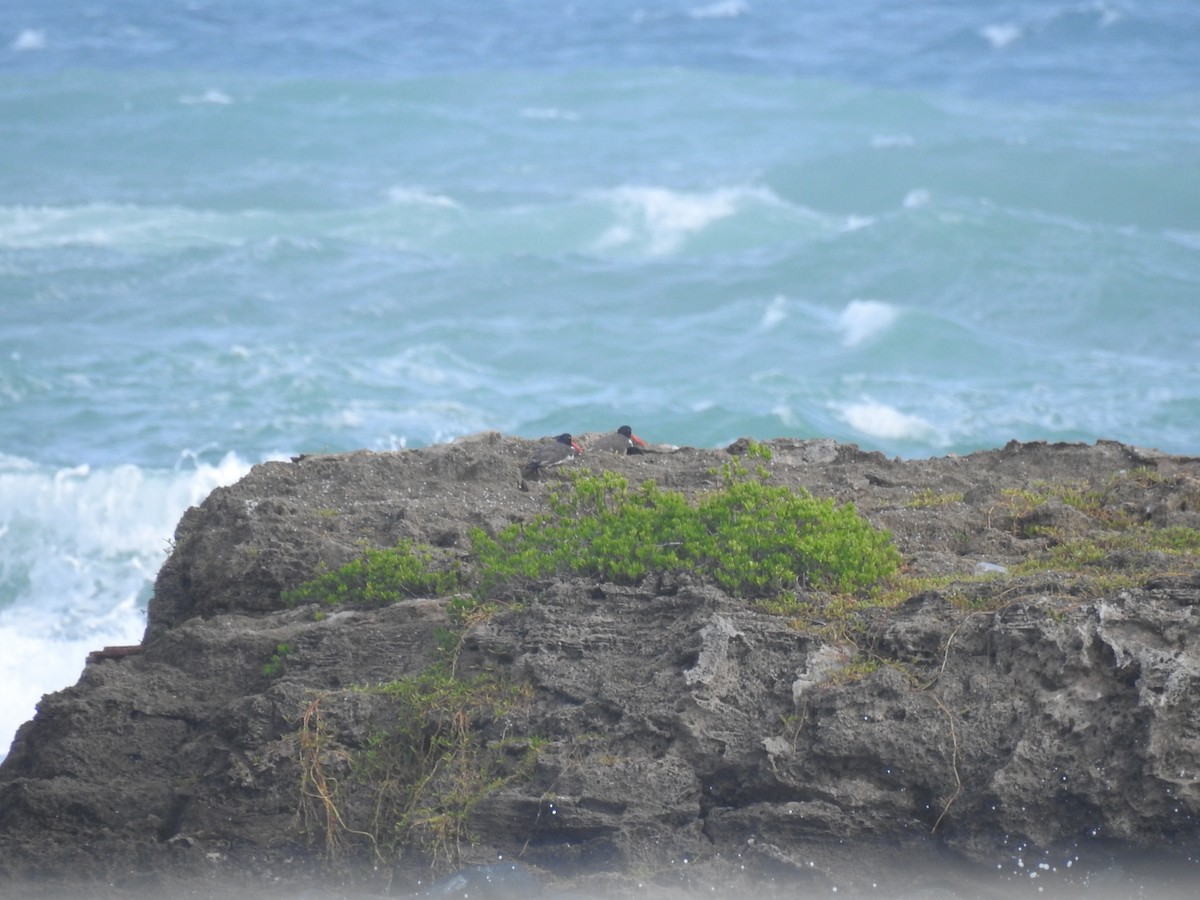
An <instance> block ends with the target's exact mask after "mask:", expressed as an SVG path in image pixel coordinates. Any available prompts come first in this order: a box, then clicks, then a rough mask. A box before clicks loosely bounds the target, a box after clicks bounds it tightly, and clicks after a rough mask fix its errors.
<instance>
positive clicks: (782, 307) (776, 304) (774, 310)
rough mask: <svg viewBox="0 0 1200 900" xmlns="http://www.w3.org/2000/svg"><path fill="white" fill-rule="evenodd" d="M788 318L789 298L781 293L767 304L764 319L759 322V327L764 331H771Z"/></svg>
mask: <svg viewBox="0 0 1200 900" xmlns="http://www.w3.org/2000/svg"><path fill="white" fill-rule="evenodd" d="M786 318H787V300H786V299H785V298H784V297H783V295H782V294H780V295H778V296H776V297H775V299H774V300H772V301H771V302H770V303H768V304H767V308H766V309H765V310H764V311H763V317H762V321H760V322H759V328H760V329H761V330H762V331H770V330H771V329H772V328H774V327H775V326H776V325H778V324H779V323H780V322H782V321H783V320H784V319H786Z"/></svg>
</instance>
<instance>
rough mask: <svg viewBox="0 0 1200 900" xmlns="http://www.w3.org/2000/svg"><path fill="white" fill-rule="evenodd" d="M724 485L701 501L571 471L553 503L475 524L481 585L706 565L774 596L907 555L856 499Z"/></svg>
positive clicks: (727, 474)
mask: <svg viewBox="0 0 1200 900" xmlns="http://www.w3.org/2000/svg"><path fill="white" fill-rule="evenodd" d="M722 474H723V475H724V478H725V482H726V483H725V487H724V488H723V489H721V490H718V491H714V492H712V493H710V494H707V495H705V496H703V497H701V498H700V499H699V500H698V501H697V502H696V503H695V504H694V505H693V504H691V503H689V502H688V500H687V498H685V497H684V496H683V495H682V494H680V493H678V492H675V491H663V490H661V489H660V488H659V487H658V486H657V485H656V484H655V483H654V482H653V481H646V482H643V483H642V485H641V486H640V487H638V488H637V489H636V490H634V489H631V488H630V487H629V484H628V482H627V481H626V480H625V479H624V478H622V477H621V476H620V475H618V474H617V473H615V472H603V473H601V474H599V475H591V474H587V473H583V474H577V475H575V476H574V477H573V478H572V479H571V481H570V483H569V488H570V489H569V491H568V492H566V493H563V492H558V493H555V494H552V495H551V500H550V507H551V512H550V513H549V514H547V515H544V516H539V517H538V518H536V519H535V520H534V521H533V522H531V523H529V524H528V525H521V524H514V525H510V526H509V527H508V528H505V529H504V530H502V531H501V532H499V533H498V534H496V535H495V536H494V537H493V536H489V535H487V534H486V533H484V532H483V531H482V530H480V529H476V530H474V531H472V532H471V535H470V537H471V546H472V550H473V552H474V554H475V556H476V558H477V559H478V563H479V583H478V588H477V590H478V591H479V592H480V594H481V595H482V596H487V595H489V594H491V593H492V592H493V591H495V590H497V589H498V588H499V587H501V586H502V585H504V584H506V583H507V582H509V581H512V580H515V579H533V580H536V579H539V578H544V577H546V576H549V575H552V574H558V573H566V572H573V573H578V574H583V575H593V576H596V577H598V578H601V579H604V580H606V581H612V582H615V583H619V584H635V583H637V582H638V581H640V580H641V579H643V578H644V577H646V576H647V575H649V574H651V573H656V572H671V571H679V570H682V569H691V570H695V571H699V572H701V573H703V574H705V575H707V576H709V577H711V578H712V579H713V580H714V581H716V582H717V583H718V584H720V585H721V586H722V587H723V588H725V589H726V590H728V591H729V592H730V593H732V594H735V595H738V596H744V597H753V598H761V597H769V596H773V595H777V594H779V593H780V592H781V591H787V590H794V589H796V588H801V587H819V588H824V589H832V590H838V591H846V592H849V591H853V590H856V589H859V588H864V587H867V586H869V585H871V584H874V583H875V582H877V581H878V580H880V579H882V578H885V577H887V576H889V575H891V574H893V573H894V572H895V571H896V569H897V567H898V565H899V554H898V553H897V551H896V549H895V547H894V546H893V545H892V543H891V538H890V536H889V535H888V534H887V533H886V532H882V531H879V530H877V529H875V528H874V527H873V526H871V525H870V523H868V522H867V521H866V520H865V519H863V518H862V517H861V516H859V515H858V513H857V512H856V511H855V509H854V507H853V506H851V505H849V504H845V505H842V506H838V505H836V504H835V503H834V502H833V501H832V500H818V499H816V498H814V497H812V496H811V495H810V494H809V493H808V492H807V491H803V490H801V491H800V492H798V493H797V492H793V491H791V490H788V489H787V488H784V487H778V486H774V485H770V484H767V483H766V481H765V479H766V473H765V471H763V470H762V469H760V470H759V473H758V477H757V478H751V477H749V475H748V473H747V472H746V471H745V469H744V468H743V467H742V466H741V465H740V463H736V462H735V463H730V464H727V465H726V467H725V468H724V470H723V472H722Z"/></svg>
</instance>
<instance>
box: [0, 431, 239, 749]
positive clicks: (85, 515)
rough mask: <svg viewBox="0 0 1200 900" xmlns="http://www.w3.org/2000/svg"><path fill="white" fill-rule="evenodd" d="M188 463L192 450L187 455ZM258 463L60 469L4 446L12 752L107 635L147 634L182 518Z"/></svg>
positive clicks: (0, 595) (5, 665)
mask: <svg viewBox="0 0 1200 900" xmlns="http://www.w3.org/2000/svg"><path fill="white" fill-rule="evenodd" d="M181 463H182V460H181ZM248 468H249V467H248V466H247V465H246V464H245V463H243V462H242V461H241V460H239V459H238V458H237V457H236V456H235V455H234V454H228V455H226V456H225V457H224V458H223V459H222V460H221V461H220V462H219V463H217V464H215V465H212V464H207V463H199V464H190V465H183V464H181V466H180V468H179V470H177V471H148V470H145V469H141V468H139V467H137V466H132V465H124V466H117V467H115V468H103V469H101V468H91V467H89V466H75V467H70V468H61V469H50V468H47V467H44V466H39V465H35V464H34V463H31V462H29V461H28V460H24V459H19V458H14V457H9V456H2V455H0V534H2V535H3V540H2V541H0V646H3V647H4V653H3V654H0V753H7V750H8V743H9V741H10V740H11V738H12V735H13V734H14V733H15V731H16V729H17V726H19V725H20V724H21V723H22V722H23V721H25V720H26V719H29V718H30V717H31V716H32V715H33V711H34V705H35V704H36V702H37V700H38V698H39V697H41V695H42V694H44V693H46V692H47V691H54V690H59V689H61V688H63V687H65V686H66V685H68V684H70V683H72V682H74V681H75V679H76V678H78V677H79V672H80V670H81V669H82V666H83V662H84V658H85V657H86V656H87V654H88V652H90V651H91V650H95V649H98V648H100V647H102V646H104V645H106V644H122V643H136V642H137V641H138V640H140V639H141V635H142V631H143V630H144V628H145V618H144V612H143V606H144V602H145V600H146V599H147V597H148V594H149V591H150V587H151V585H152V583H153V579H154V577H155V575H156V574H157V572H158V569H159V567H160V566H161V564H162V561H163V559H165V556H166V552H167V548H168V542H169V540H170V537H171V535H172V533H173V532H174V529H175V525H176V524H177V522H178V521H179V518H180V516H181V515H182V514H183V512H184V510H186V509H187V508H188V507H189V506H192V505H195V504H196V503H198V502H200V501H201V500H202V499H203V498H204V497H205V496H207V495H208V494H209V493H210V492H211V491H212V490H213V488H215V487H217V486H219V485H222V484H229V483H232V482H233V481H236V480H237V479H238V478H239V477H241V476H242V475H243V474H245V472H246V471H247V470H248Z"/></svg>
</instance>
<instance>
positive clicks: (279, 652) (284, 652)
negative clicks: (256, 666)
mask: <svg viewBox="0 0 1200 900" xmlns="http://www.w3.org/2000/svg"><path fill="white" fill-rule="evenodd" d="M291 652H292V648H291V647H290V646H288V645H287V644H276V645H275V652H274V653H272V654H271V658H270V659H269V660H267V662H266V663H265V664H264V665H263V667H262V673H263V675H265V676H266V677H267V678H278V677H279V676H280V675H282V674H283V673H284V672H286V671H287V657H288V654H289V653H291Z"/></svg>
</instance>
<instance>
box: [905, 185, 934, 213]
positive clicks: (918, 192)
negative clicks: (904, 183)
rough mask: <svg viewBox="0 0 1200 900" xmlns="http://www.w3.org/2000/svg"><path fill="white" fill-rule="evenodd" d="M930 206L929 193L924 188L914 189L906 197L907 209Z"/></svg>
mask: <svg viewBox="0 0 1200 900" xmlns="http://www.w3.org/2000/svg"><path fill="white" fill-rule="evenodd" d="M928 204H929V191H927V190H925V189H924V188H913V189H912V190H911V191H909V192H908V193H907V194H905V195H904V208H905V209H920V208H921V207H922V206H927V205H928Z"/></svg>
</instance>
